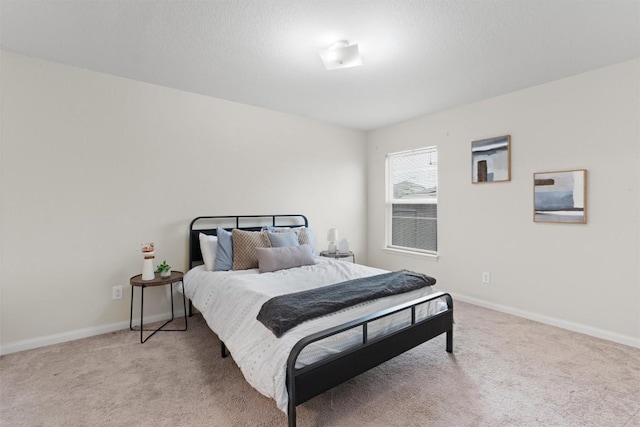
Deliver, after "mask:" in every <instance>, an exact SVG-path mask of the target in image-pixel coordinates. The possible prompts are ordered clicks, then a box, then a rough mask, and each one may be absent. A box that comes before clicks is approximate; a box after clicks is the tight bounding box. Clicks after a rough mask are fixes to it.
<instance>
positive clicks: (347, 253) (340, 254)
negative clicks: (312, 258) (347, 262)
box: [320, 251, 356, 264]
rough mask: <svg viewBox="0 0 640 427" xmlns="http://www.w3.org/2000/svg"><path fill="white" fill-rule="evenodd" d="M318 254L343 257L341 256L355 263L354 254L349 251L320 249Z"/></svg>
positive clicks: (336, 257) (337, 257)
mask: <svg viewBox="0 0 640 427" xmlns="http://www.w3.org/2000/svg"><path fill="white" fill-rule="evenodd" d="M320 256H322V257H325V258H333V259H343V258H351V261H352V262H353V263H354V264H355V263H356V255H355V254H354V253H353V252H351V251H349V252H338V251H336V252H329V251H322V252H320Z"/></svg>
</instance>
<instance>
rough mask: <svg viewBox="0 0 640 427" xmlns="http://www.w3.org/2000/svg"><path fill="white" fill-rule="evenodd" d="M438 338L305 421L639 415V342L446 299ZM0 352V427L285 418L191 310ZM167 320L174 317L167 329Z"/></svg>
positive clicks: (542, 422)
mask: <svg viewBox="0 0 640 427" xmlns="http://www.w3.org/2000/svg"><path fill="white" fill-rule="evenodd" d="M455 318H456V325H455V332H454V354H453V355H451V354H448V353H446V351H445V343H444V337H443V336H441V337H438V338H436V339H434V340H432V341H431V342H429V343H426V344H423V345H421V346H419V347H417V348H416V349H414V350H411V351H409V352H407V353H405V354H403V355H401V356H399V357H397V358H395V359H393V360H391V361H389V362H387V363H385V364H383V365H381V366H379V367H377V368H374V369H373V370H371V371H369V372H367V373H365V374H363V375H361V376H359V377H357V378H355V379H352V380H350V381H348V382H347V383H345V384H343V385H341V386H338V387H336V388H334V389H332V390H330V391H328V392H326V393H325V394H323V395H321V396H318V397H316V398H314V399H312V400H310V401H308V402H306V403H304V404H302V405H300V406H299V407H298V425H299V426H300V427H307V426H315V427H318V426H403V427H404V426H598V427H602V426H640V349H634V348H631V347H626V346H623V345H619V344H615V343H611V342H608V341H603V340H599V339H596V338H592V337H588V336H585V335H580V334H577V333H573V332H569V331H565V330H562V329H558V328H554V327H551V326H546V325H542V324H539V323H536V322H532V321H528V320H525V319H521V318H518V317H514V316H510V315H506V314H502V313H498V312H495V311H491V310H486V309H483V308H479V307H476V306H472V305H469V304H464V303H460V302H457V303H456V305H455ZM189 320H190V322H189V330H188V331H187V332H164V333H162V332H161V333H158V334H156V335H155V336H153V337H152V338H151V339H150V340H149V341H148V342H147V343H145V344H139V341H138V340H139V334H138V333H137V332H131V331H129V330H124V331H120V332H116V333H111V334H105V335H101V336H97V337H92V338H88V339H83V340H78V341H74V342H69V343H64V344H59V345H54V346H50V347H44V348H40V349H35V350H29V351H24V352H20V353H15V354H10V355H7V356H3V357H2V358H0V424H1V425H2V426H154V427H160V426H285V425H286V416H285V414H284V413H282V412H280V411H279V410H278V409H277V408H276V406H275V403H274V402H273V401H272V400H270V399H268V398H266V397H264V396H262V395H261V394H259V393H258V392H256V391H255V390H254V389H252V388H251V386H249V385H248V384H247V383H246V381H244V378H243V377H242V374H241V373H240V371H239V369H238V368H237V366H236V365H235V363H234V362H233V359H232V358H230V357H228V358H226V359H222V358H220V356H219V341H218V339H217V337H216V335H215V334H214V333H213V332H211V331H210V330H209V328H208V327H207V326H206V324H205V322H204V321H203V319H202V318H201V317H199V316H195V317H193V318H191V319H189ZM179 326H180V325H179V324H176V327H179Z"/></svg>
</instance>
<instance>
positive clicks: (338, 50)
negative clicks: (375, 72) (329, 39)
mask: <svg viewBox="0 0 640 427" xmlns="http://www.w3.org/2000/svg"><path fill="white" fill-rule="evenodd" d="M319 53H320V58H322V62H323V63H324V66H325V68H326V69H327V70H337V69H339V68H350V67H357V66H359V65H362V58H360V52H359V51H358V45H357V44H352V45H349V42H348V41H347V40H339V41H337V42H335V43H334V44H332V45H331V47H330V48H329V49H326V50H321V51H320V52H319Z"/></svg>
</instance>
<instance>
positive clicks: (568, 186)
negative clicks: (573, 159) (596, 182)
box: [533, 169, 587, 224]
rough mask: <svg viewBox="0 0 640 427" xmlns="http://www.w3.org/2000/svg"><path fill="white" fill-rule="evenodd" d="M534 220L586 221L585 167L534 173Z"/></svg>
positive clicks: (572, 222) (579, 222)
mask: <svg viewBox="0 0 640 427" xmlns="http://www.w3.org/2000/svg"><path fill="white" fill-rule="evenodd" d="M533 221H534V222H562V223H570V224H586V223H587V170H586V169H576V170H568V171H559V172H536V173H534V174H533Z"/></svg>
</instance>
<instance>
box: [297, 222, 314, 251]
mask: <svg viewBox="0 0 640 427" xmlns="http://www.w3.org/2000/svg"><path fill="white" fill-rule="evenodd" d="M298 242H299V243H300V244H301V245H309V246H311V252H312V253H314V254H315V253H316V239H315V236H314V235H313V230H311V229H310V228H309V227H302V228H300V232H299V233H298Z"/></svg>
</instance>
